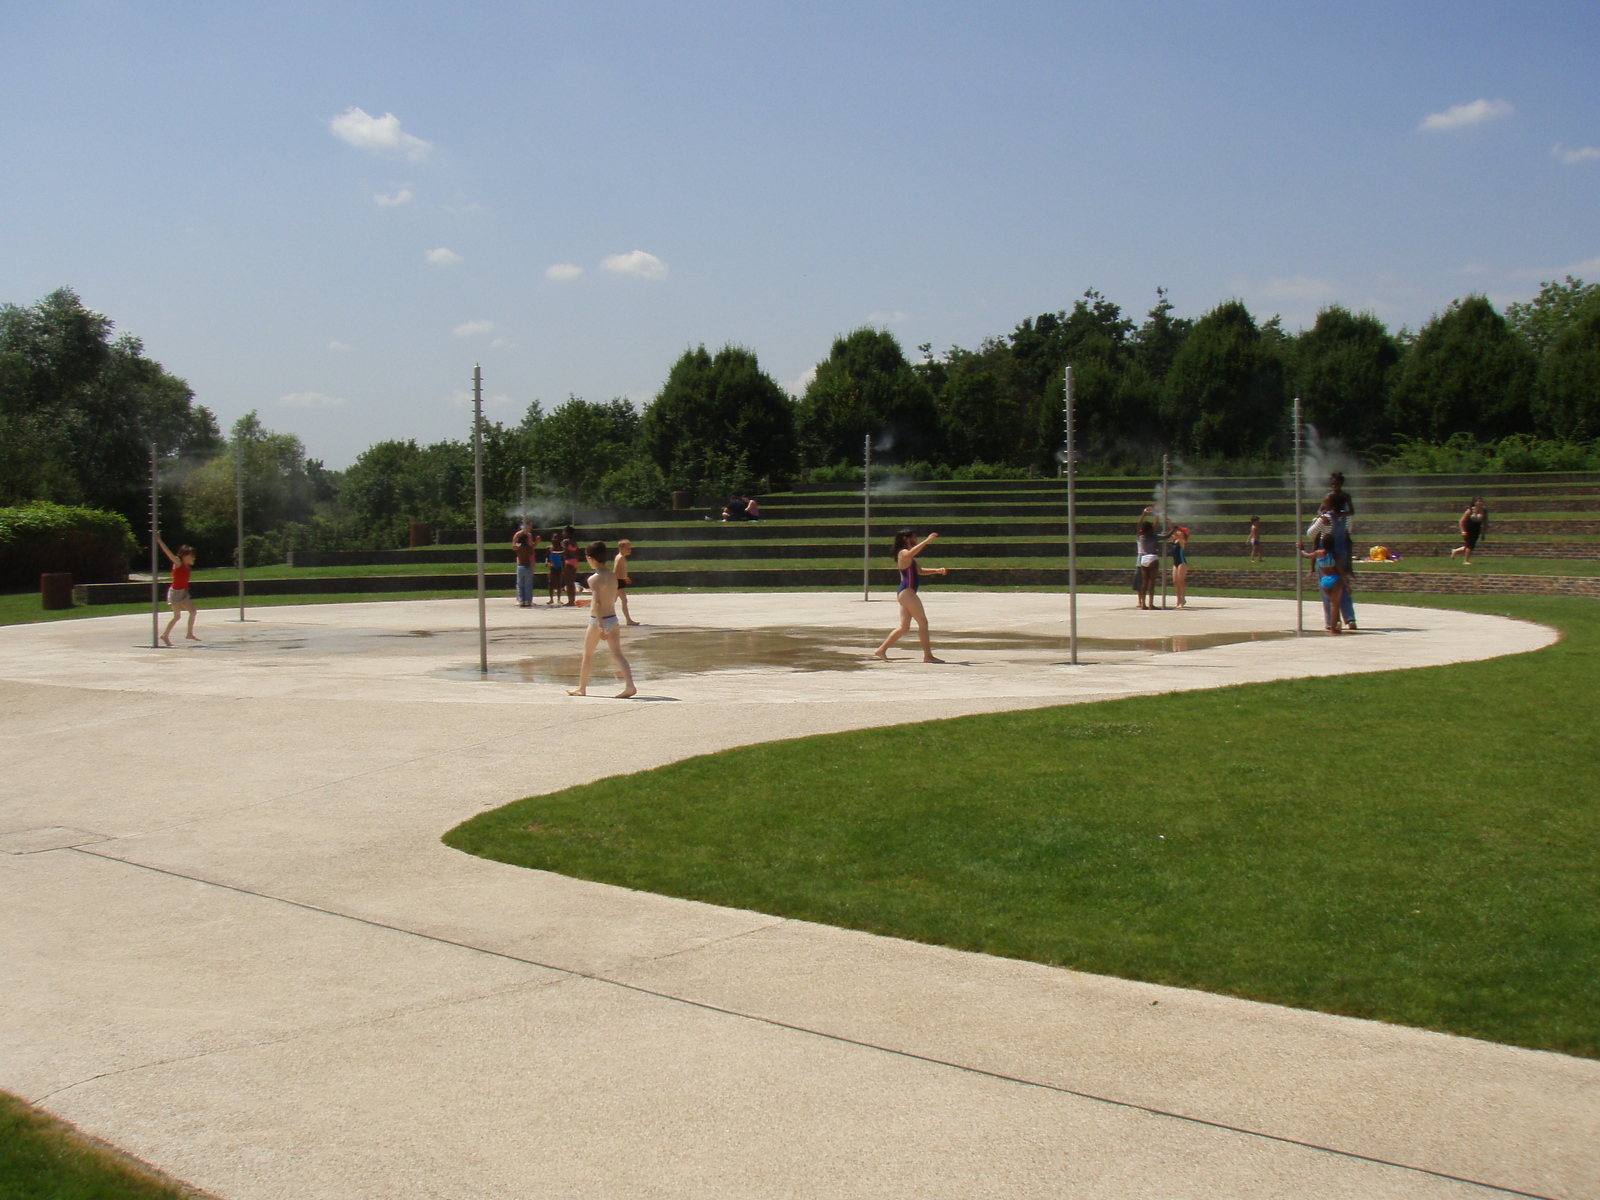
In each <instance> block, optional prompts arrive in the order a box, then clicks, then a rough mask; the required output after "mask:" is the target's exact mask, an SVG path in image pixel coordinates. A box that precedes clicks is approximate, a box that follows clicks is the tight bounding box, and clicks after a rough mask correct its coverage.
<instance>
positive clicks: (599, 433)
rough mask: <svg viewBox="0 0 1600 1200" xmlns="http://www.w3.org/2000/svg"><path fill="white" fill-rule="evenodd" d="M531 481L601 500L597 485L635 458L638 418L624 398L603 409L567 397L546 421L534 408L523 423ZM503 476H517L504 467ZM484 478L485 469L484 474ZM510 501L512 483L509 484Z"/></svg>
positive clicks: (511, 469)
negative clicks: (506, 471)
mask: <svg viewBox="0 0 1600 1200" xmlns="http://www.w3.org/2000/svg"><path fill="white" fill-rule="evenodd" d="M522 431H523V433H524V436H525V446H526V456H527V462H528V464H529V475H530V477H537V479H538V480H539V482H540V483H543V484H546V485H550V486H553V487H555V488H556V489H559V490H560V491H562V492H564V493H568V494H574V495H577V496H578V497H579V498H580V499H583V500H594V499H597V498H598V497H599V495H600V491H601V488H600V482H601V480H602V479H604V478H605V477H606V476H607V475H609V474H611V473H612V472H614V471H616V470H618V469H619V468H620V467H622V466H623V465H625V464H626V463H627V462H629V461H630V460H631V459H632V458H633V456H634V442H635V441H636V440H637V439H638V436H639V414H638V413H637V412H636V411H635V410H634V407H633V405H632V403H630V402H629V401H628V400H626V399H623V398H620V397H619V398H618V399H615V400H611V401H608V402H606V403H604V404H601V403H597V402H593V401H589V400H580V399H579V398H578V397H576V396H569V397H568V398H567V400H566V401H565V403H563V404H562V405H561V406H560V407H558V408H557V409H556V410H555V411H554V412H552V413H550V414H549V415H548V416H545V415H544V414H543V413H541V412H540V411H539V408H538V405H537V404H536V405H534V406H533V407H532V408H530V409H529V411H528V417H527V419H525V420H524V421H523V425H522ZM507 470H508V471H509V473H511V474H512V475H516V474H518V472H517V471H516V469H515V466H513V465H512V464H510V463H508V464H507ZM486 473H487V469H486ZM507 484H508V485H509V486H510V493H509V494H510V495H512V496H514V495H515V494H516V490H517V486H518V484H517V482H516V481H515V480H507Z"/></svg>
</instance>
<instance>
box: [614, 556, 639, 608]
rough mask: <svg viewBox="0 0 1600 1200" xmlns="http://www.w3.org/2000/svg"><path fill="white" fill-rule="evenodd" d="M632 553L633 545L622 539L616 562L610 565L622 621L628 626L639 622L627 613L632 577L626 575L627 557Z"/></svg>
mask: <svg viewBox="0 0 1600 1200" xmlns="http://www.w3.org/2000/svg"><path fill="white" fill-rule="evenodd" d="M632 553H633V543H632V542H630V541H629V540H628V539H627V538H623V539H622V540H621V541H620V542H618V543H617V557H616V561H615V562H613V563H612V564H611V573H612V574H614V575H615V576H616V577H617V603H618V604H620V605H622V619H623V620H624V621H626V622H627V623H628V624H629V625H637V624H638V623H639V622H637V621H635V620H634V619H633V614H632V613H630V612H629V611H628V588H630V587H632V586H633V577H632V576H631V575H629V574H628V555H630V554H632Z"/></svg>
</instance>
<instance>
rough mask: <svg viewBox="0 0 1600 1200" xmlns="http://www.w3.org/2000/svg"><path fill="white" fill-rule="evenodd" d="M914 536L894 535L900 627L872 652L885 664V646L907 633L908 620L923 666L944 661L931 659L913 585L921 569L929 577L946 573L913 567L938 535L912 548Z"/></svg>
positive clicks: (925, 624) (919, 600) (925, 625)
mask: <svg viewBox="0 0 1600 1200" xmlns="http://www.w3.org/2000/svg"><path fill="white" fill-rule="evenodd" d="M916 536H917V535H916V534H914V533H912V532H911V530H909V529H902V530H901V531H900V532H899V533H897V534H895V535H894V551H893V553H894V565H895V566H897V567H899V568H900V590H899V592H898V593H897V594H896V596H895V599H897V600H899V601H900V624H899V625H898V626H897V627H896V628H894V629H892V630H891V631H890V632H889V636H888V637H886V638H884V639H883V645H881V646H879V647H878V648H877V649H876V650H874V651H873V652H872V657H873V658H881V659H883V661H884V662H888V661H889V647H890V646H892V645H894V644H895V643H896V642H898V641H899V640H900V639H901V638H903V637H904V636H905V635H906V634H907V633H908V632H909V631H910V629H911V622H912V621H916V623H917V636H918V637H920V638H921V639H922V661H923V662H925V663H936V662H943V661H944V660H943V659H940V658H935V657H934V656H933V647H932V644H931V643H930V642H929V640H928V614H927V613H926V612H925V611H924V610H923V607H922V597H921V596H919V595H918V594H917V585H918V582H919V576H920V575H921V574H922V572H923V571H924V569H926V571H927V573H928V574H929V575H948V574H950V572H949V571H948V570H946V569H945V568H944V567H927V568H922V567H919V566H917V555H919V554H921V553H922V552H923V551H924V550H926V549H927V548H928V547H929V546H930V545H932V544H933V543H934V542H935V541H937V540H938V537H939V535H938V534H937V533H930V534H929V535H928V536H927V537H925V538H923V539H922V540H921V541H920V542H917V543H916V545H912V542H914V541H916Z"/></svg>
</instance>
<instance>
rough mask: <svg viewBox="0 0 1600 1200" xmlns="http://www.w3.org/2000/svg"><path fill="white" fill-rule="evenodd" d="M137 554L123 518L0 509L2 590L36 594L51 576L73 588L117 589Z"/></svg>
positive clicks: (83, 511)
mask: <svg viewBox="0 0 1600 1200" xmlns="http://www.w3.org/2000/svg"><path fill="white" fill-rule="evenodd" d="M137 550H138V543H136V542H135V541H134V540H133V531H132V530H131V529H129V528H128V520H127V518H126V517H124V516H122V514H120V513H112V512H104V511H102V510H101V509H98V508H79V507H71V506H68V505H65V504H50V503H47V502H45V501H36V502H34V503H32V504H28V505H24V506H23V507H21V508H0V587H3V588H8V589H22V588H26V589H33V588H37V587H38V586H39V576H40V575H42V574H44V573H45V572H47V571H67V572H70V573H71V575H72V581H73V582H74V583H115V582H117V581H119V580H123V579H126V578H127V577H128V561H129V559H131V558H132V557H133V555H134V553H135V552H136V551H137Z"/></svg>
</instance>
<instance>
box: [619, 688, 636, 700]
mask: <svg viewBox="0 0 1600 1200" xmlns="http://www.w3.org/2000/svg"><path fill="white" fill-rule="evenodd" d="M638 694H639V689H638V688H636V687H633V686H632V685H631V684H630V685H629V686H628V687H625V688H623V689H622V690H621V691H620V692H618V693H617V699H618V700H626V699H627V698H628V697H630V696H637V695H638Z"/></svg>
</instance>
